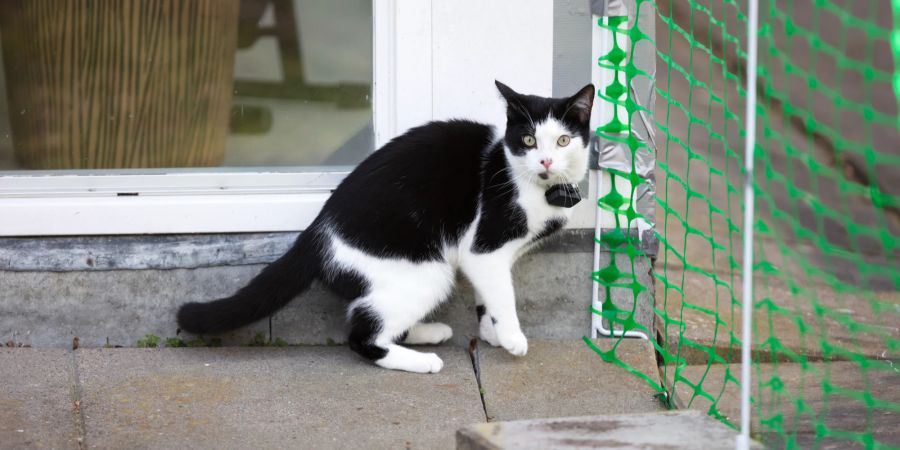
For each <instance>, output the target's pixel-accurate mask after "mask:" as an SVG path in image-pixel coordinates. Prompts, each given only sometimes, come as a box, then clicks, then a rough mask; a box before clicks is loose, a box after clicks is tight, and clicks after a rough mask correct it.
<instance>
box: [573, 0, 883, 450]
mask: <svg viewBox="0 0 900 450" xmlns="http://www.w3.org/2000/svg"><path fill="white" fill-rule="evenodd" d="M626 3H630V7H633V8H634V10H633V11H629V16H630V17H631V19H629V18H628V17H610V18H604V19H601V20H600V21H599V23H598V24H597V26H599V27H600V28H601V29H603V30H609V31H611V32H612V33H613V34H614V36H615V45H613V49H612V50H611V51H610V52H608V53H606V54H603V55H595V57H596V58H597V59H596V63H597V64H598V65H599V66H600V67H602V68H606V69H608V70H614V71H616V72H617V73H618V74H620V75H621V76H622V78H621V79H620V77H619V76H616V77H614V81H613V82H612V83H611V84H609V85H608V86H599V87H598V89H599V92H598V96H599V98H600V99H601V100H602V101H605V102H609V103H611V104H613V105H617V108H615V109H616V111H617V113H616V114H614V115H613V119H612V120H611V121H609V122H608V123H605V124H603V125H602V126H601V127H600V128H599V129H598V130H597V133H598V135H599V136H600V137H601V138H602V139H605V140H613V141H617V142H623V143H625V144H627V147H628V149H629V150H630V151H631V152H632V155H634V152H637V151H640V150H641V149H642V148H645V149H646V148H648V146H649V148H651V149H652V151H653V152H654V153H655V155H656V164H657V170H656V212H655V217H642V216H641V214H640V213H639V212H638V211H635V209H634V208H633V207H632V206H631V205H632V202H630V201H629V199H630V198H633V197H634V195H635V191H636V189H637V186H639V185H640V184H642V183H646V182H647V180H646V179H643V178H641V177H639V176H637V175H636V168H635V167H634V165H633V164H634V163H632V171H631V173H626V172H621V171H614V173H613V174H612V177H614V178H615V177H624V178H627V179H628V180H630V192H621V191H617V190H616V184H615V183H613V184H611V186H612V191H610V192H609V193H608V194H606V195H604V196H603V197H602V198H600V199H599V201H598V205H599V207H600V208H604V209H607V210H613V211H617V212H618V215H616V226H617V228H619V230H618V231H611V232H605V233H603V234H601V236H600V237H599V239H600V240H601V241H602V242H603V244H604V246H605V247H608V248H611V249H613V250H612V251H614V252H619V253H624V254H626V255H628V258H629V260H630V261H632V269H631V271H629V268H628V267H622V264H621V262H619V263H617V262H616V261H617V258H610V259H611V261H610V263H609V265H608V266H606V267H602V268H601V269H600V270H599V271H597V272H595V273H594V274H593V276H594V280H595V281H596V282H598V283H599V284H600V285H601V286H602V288H603V290H605V293H606V297H601V298H604V303H603V308H602V310H595V311H594V313H595V314H601V315H602V316H603V317H604V318H605V319H606V320H608V321H609V322H610V323H612V324H615V325H616V326H617V327H618V328H619V329H626V330H632V329H633V330H644V331H646V332H648V333H650V334H652V335H654V337H655V340H654V346H655V347H656V350H657V352H658V354H659V355H660V359H661V362H660V374H659V376H657V375H656V374H642V373H638V372H637V371H635V370H633V369H632V368H631V367H630V366H629V365H628V364H627V363H625V362H624V361H622V360H620V359H619V358H618V357H617V353H616V348H617V345H611V346H599V347H598V346H596V345H594V344H593V343H591V342H589V341H588V340H586V342H588V344H589V345H591V346H592V348H593V349H594V350H595V351H596V352H597V353H598V354H600V355H601V357H602V358H603V359H604V360H606V361H609V362H613V363H616V364H619V365H620V366H623V367H625V368H626V369H628V370H629V371H631V372H632V373H635V374H636V375H639V376H641V377H642V378H644V379H645V380H646V381H647V382H648V383H649V384H650V385H651V386H653V387H654V388H655V389H656V390H657V391H659V392H661V393H665V394H666V395H665V396H664V398H665V399H667V400H668V403H669V405H671V406H672V407H683V408H694V409H702V410H704V411H706V412H708V413H709V414H710V415H712V416H715V417H717V418H718V419H720V420H721V421H723V422H724V423H726V424H729V425H730V426H733V427H736V426H737V424H738V422H739V417H740V409H739V406H740V404H739V391H740V364H739V363H740V348H741V342H740V336H741V329H740V307H741V301H742V299H741V298H740V294H739V292H740V285H741V269H742V268H741V264H740V261H741V255H742V248H741V239H742V230H741V225H742V206H743V203H742V202H743V196H742V190H741V186H742V183H743V177H744V172H743V156H742V155H743V154H744V149H743V138H744V132H745V129H744V122H745V117H744V105H745V102H746V101H747V100H748V99H747V98H746V92H745V83H746V73H745V67H746V62H747V61H746V54H745V49H746V48H747V46H746V44H747V42H746V40H747V38H746V35H747V29H746V27H747V23H746V22H747V18H746V11H747V6H746V2H745V1H744V0H740V1H739V0H656V1H653V0H632V1H631V2H626ZM644 8H651V9H653V11H654V15H655V18H656V23H655V27H656V30H655V39H652V38H651V36H653V34H652V33H649V32H648V30H646V29H641V27H640V26H638V24H637V23H636V21H635V20H634V17H635V16H637V15H640V11H641V10H642V9H644ZM759 23H760V28H759V30H758V39H759V41H758V43H759V44H758V45H759V61H758V63H759V70H758V83H757V91H758V93H757V98H756V101H757V103H758V104H757V108H756V114H757V123H758V126H757V131H756V132H757V145H756V148H755V149H754V158H755V163H756V167H757V169H756V175H755V177H754V180H753V182H754V188H755V192H756V197H757V201H756V208H757V214H756V217H755V221H754V232H755V236H756V238H755V244H754V252H755V258H754V265H753V268H752V273H753V277H754V286H755V288H754V289H755V293H754V298H753V309H754V328H753V330H752V331H753V334H754V338H753V342H752V351H753V352H752V354H753V383H752V384H753V386H752V409H753V411H752V414H753V415H752V429H753V436H754V437H755V438H757V439H760V440H761V441H763V442H764V443H766V444H767V445H770V446H773V447H777V448H783V447H786V448H811V447H812V448H821V447H828V448H898V447H900V366H898V363H900V361H898V355H900V294H898V291H900V258H898V257H900V116H898V98H900V70H898V69H897V68H895V67H894V61H895V60H897V58H898V56H900V25H894V23H897V24H900V0H892V1H886V0H884V1H882V0H844V1H839V0H760V18H759ZM640 41H651V44H652V45H653V46H654V47H655V51H656V65H657V68H656V71H655V73H649V72H648V71H646V70H644V69H642V68H640V67H638V66H637V65H635V64H634V63H633V62H632V61H634V59H635V55H634V51H635V48H636V46H637V43H638V42H640ZM638 77H651V78H654V79H655V83H656V85H655V86H656V87H655V95H656V104H655V106H648V105H642V104H640V102H636V101H634V99H633V98H632V92H631V90H630V89H628V88H627V86H630V85H631V81H632V80H634V79H635V78H638ZM622 79H624V84H623V82H622V81H621V80H622ZM895 91H896V93H895ZM619 110H624V113H623V114H619V113H618V111H619ZM640 113H645V114H646V115H647V116H648V117H651V121H652V123H653V125H654V126H655V128H656V131H657V133H656V139H655V142H645V140H642V139H637V138H636V137H635V136H633V134H632V132H631V131H630V130H631V126H630V124H631V121H632V120H637V119H635V117H637V115H638V114H640ZM635 159H636V158H632V161H634V160H635ZM626 185H627V184H626ZM620 216H621V217H623V218H624V219H621V220H620ZM641 219H645V220H647V221H649V222H652V223H654V224H655V230H656V234H657V237H658V239H659V242H660V250H659V254H658V256H657V258H656V261H655V269H654V274H655V291H656V295H655V306H654V312H655V320H656V325H655V328H656V329H655V330H648V329H647V327H646V326H643V325H641V324H639V323H637V322H636V321H635V318H634V309H631V310H629V309H628V308H621V307H618V308H617V307H616V306H615V305H614V304H613V303H612V302H611V300H610V298H611V296H610V295H609V293H610V290H611V289H616V288H619V289H630V290H632V292H634V299H635V303H637V299H638V293H639V292H640V291H642V290H645V289H647V288H648V287H647V286H642V285H641V284H640V283H638V282H637V277H636V276H635V274H634V270H633V267H634V265H633V262H634V261H635V258H641V257H645V255H643V254H642V253H641V251H640V250H639V249H640V246H639V245H638V244H637V242H636V240H635V238H634V234H633V233H628V232H626V231H627V230H628V229H631V228H634V224H633V221H636V220H641ZM619 339H621V338H619ZM600 347H603V348H600ZM659 378H661V379H662V381H661V382H660V381H657V380H658V379H659Z"/></svg>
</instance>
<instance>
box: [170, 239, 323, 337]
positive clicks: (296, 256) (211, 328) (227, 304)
mask: <svg viewBox="0 0 900 450" xmlns="http://www.w3.org/2000/svg"><path fill="white" fill-rule="evenodd" d="M310 228H312V227H310ZM316 234H317V233H316V232H315V231H313V230H311V229H308V230H307V231H305V232H303V233H301V234H300V237H299V238H298V239H297V241H296V242H295V243H294V246H293V247H291V249H290V250H288V251H287V253H285V254H284V255H283V256H282V257H280V258H278V259H277V260H275V262H273V263H271V264H269V265H268V266H266V268H265V269H263V270H262V272H260V273H259V275H257V276H256V277H255V278H253V279H252V280H251V281H250V283H249V284H247V285H246V286H244V287H243V288H241V289H240V290H238V291H237V293H235V294H234V295H232V296H231V297H226V298H223V299H219V300H214V301H211V302H208V303H187V304H184V305H182V306H181V308H180V309H179V310H178V326H179V328H181V329H182V330H184V331H187V332H189V333H193V334H217V333H223V332H226V331H231V330H234V329H236V328H239V327H242V326H244V325H247V324H250V323H253V322H256V321H257V320H260V319H262V318H265V317H268V316H270V315H271V314H272V313H274V312H275V311H278V310H279V309H281V308H282V307H283V306H284V305H286V304H288V302H290V301H291V300H292V299H293V298H294V297H296V296H297V295H299V294H301V293H302V292H303V291H305V290H306V289H307V288H309V285H310V284H312V282H313V280H314V279H315V278H316V277H317V274H318V273H319V271H320V270H321V260H322V254H321V242H320V241H319V239H317V237H316Z"/></svg>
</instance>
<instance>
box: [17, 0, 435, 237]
mask: <svg viewBox="0 0 900 450" xmlns="http://www.w3.org/2000/svg"><path fill="white" fill-rule="evenodd" d="M372 8H373V22H374V26H373V30H374V31H373V33H374V36H373V43H374V44H373V45H374V48H373V58H374V64H373V66H374V76H373V115H374V122H375V143H376V148H378V147H380V146H381V145H383V144H384V143H385V142H387V141H388V140H390V139H391V138H393V137H394V136H395V135H397V134H398V133H399V132H401V131H403V130H405V129H406V128H408V127H409V126H411V125H413V124H416V123H422V122H424V121H427V120H429V119H431V117H432V111H431V83H432V80H431V23H432V22H431V0H426V1H418V2H399V1H396V0H378V1H373V5H372ZM398 86H402V89H398ZM398 104H402V105H404V108H403V110H402V111H400V110H399V108H398V107H397V106H398ZM407 105H408V106H409V107H407ZM350 169H351V168H350V167H280V168H271V169H268V168H267V169H262V170H260V169H254V168H216V169H161V170H149V169H148V170H140V169H138V170H130V171H124V172H123V171H121V170H120V171H115V170H109V171H78V170H71V171H8V172H0V236H53V235H92V234H143V233H150V234H155V233H159V234H164V233H225V232H252V231H259V232H265V231H298V230H302V229H304V228H306V227H307V226H308V225H309V223H310V222H311V221H312V220H313V219H314V218H315V216H316V215H317V214H318V213H319V211H320V210H321V208H322V206H323V205H324V203H325V201H326V200H327V199H328V197H329V195H330V193H331V191H332V190H333V189H334V188H335V187H336V186H337V184H338V183H339V182H340V181H341V180H342V179H343V178H344V177H345V176H346V175H347V173H349V171H350Z"/></svg>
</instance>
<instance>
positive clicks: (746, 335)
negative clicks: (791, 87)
mask: <svg viewBox="0 0 900 450" xmlns="http://www.w3.org/2000/svg"><path fill="white" fill-rule="evenodd" d="M747 6H748V9H749V11H748V15H747V89H746V91H747V109H746V117H747V126H746V127H745V135H744V266H743V268H742V270H741V272H742V276H743V280H742V281H743V298H742V299H741V301H742V302H743V303H742V305H741V319H742V320H741V322H742V325H741V326H742V330H741V434H740V435H739V436H738V439H737V449H738V450H747V449H749V448H750V365H751V360H750V358H751V353H750V350H751V347H752V345H753V342H752V340H751V338H752V335H751V327H752V323H753V320H752V318H753V316H752V315H753V214H754V211H753V206H754V197H755V195H754V192H753V154H754V149H755V148H756V78H757V75H756V64H757V53H756V52H757V49H756V48H757V29H758V28H759V23H758V22H759V2H758V0H747Z"/></svg>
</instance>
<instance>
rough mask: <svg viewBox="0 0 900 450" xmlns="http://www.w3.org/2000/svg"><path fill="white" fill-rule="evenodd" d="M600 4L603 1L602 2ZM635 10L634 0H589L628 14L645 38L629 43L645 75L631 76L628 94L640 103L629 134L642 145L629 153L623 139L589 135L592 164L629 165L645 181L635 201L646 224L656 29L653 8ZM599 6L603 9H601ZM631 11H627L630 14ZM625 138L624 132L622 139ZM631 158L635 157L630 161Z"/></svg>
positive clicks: (652, 162)
mask: <svg viewBox="0 0 900 450" xmlns="http://www.w3.org/2000/svg"><path fill="white" fill-rule="evenodd" d="M601 4H602V5H601ZM647 4H648V2H645V3H643V4H642V5H644V7H641V8H640V10H637V8H636V4H635V1H634V0H592V1H591V11H592V13H593V14H595V15H599V16H622V15H628V16H629V21H630V22H631V23H634V22H633V21H635V20H636V21H637V23H638V27H639V28H640V29H641V31H642V32H643V34H644V35H646V36H648V39H642V40H640V41H638V42H634V43H632V45H633V46H634V64H635V66H636V67H637V68H638V69H639V70H641V71H642V72H644V73H645V74H646V76H645V75H638V76H636V77H634V78H633V79H632V80H631V82H630V83H629V84H630V86H628V88H629V91H630V92H629V94H630V95H631V98H632V100H633V101H634V102H635V103H637V105H638V106H639V108H638V110H637V111H635V113H634V114H633V116H632V117H631V121H630V122H631V130H630V131H631V134H632V135H633V136H634V137H635V138H636V139H637V140H638V141H639V142H641V143H642V144H643V145H641V146H640V147H639V148H637V149H636V150H635V152H634V154H633V155H632V152H631V149H629V148H628V145H627V144H626V143H625V142H617V141H613V140H610V139H604V138H603V137H600V136H595V137H594V139H592V142H591V145H592V147H593V148H592V151H591V157H592V158H591V159H592V161H591V167H593V168H601V169H613V170H617V171H621V172H625V173H631V171H632V167H633V168H634V171H635V172H636V173H637V175H638V176H639V177H641V178H642V179H643V180H644V182H643V183H640V184H639V185H638V186H636V187H635V193H634V195H635V199H634V204H635V208H636V209H637V212H638V214H640V215H641V216H643V217H644V219H645V220H646V222H647V224H648V225H652V224H653V223H655V222H656V219H655V215H654V213H655V210H656V201H655V197H656V177H655V175H654V170H655V169H656V135H655V134H656V133H655V127H654V126H653V121H652V118H653V111H654V110H655V107H656V89H655V85H656V83H655V79H656V47H655V46H654V45H653V41H652V40H653V39H654V38H655V36H656V33H655V26H654V24H655V20H656V16H655V10H654V8H651V7H647V6H646V5H647ZM600 8H602V9H600ZM629 13H630V14H629ZM622 140H623V141H624V136H623V139H622ZM632 158H633V159H634V161H633V163H634V164H633V165H632Z"/></svg>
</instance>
